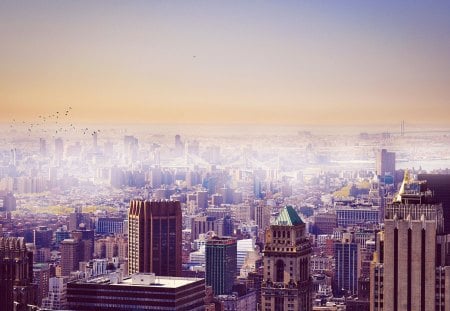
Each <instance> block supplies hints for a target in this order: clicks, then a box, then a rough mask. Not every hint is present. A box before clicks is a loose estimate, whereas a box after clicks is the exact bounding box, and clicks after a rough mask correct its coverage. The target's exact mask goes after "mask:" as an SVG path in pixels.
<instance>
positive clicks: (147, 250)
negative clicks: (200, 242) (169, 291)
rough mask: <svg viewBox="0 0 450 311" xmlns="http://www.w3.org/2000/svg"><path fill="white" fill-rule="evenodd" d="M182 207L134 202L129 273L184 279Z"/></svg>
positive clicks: (129, 237)
mask: <svg viewBox="0 0 450 311" xmlns="http://www.w3.org/2000/svg"><path fill="white" fill-rule="evenodd" d="M181 229H182V220H181V205H180V202H178V201H142V200H133V201H131V203H130V209H129V211H128V271H129V273H130V274H132V273H138V272H153V273H155V274H156V275H162V276H181V254H182V244H181V238H182V232H181Z"/></svg>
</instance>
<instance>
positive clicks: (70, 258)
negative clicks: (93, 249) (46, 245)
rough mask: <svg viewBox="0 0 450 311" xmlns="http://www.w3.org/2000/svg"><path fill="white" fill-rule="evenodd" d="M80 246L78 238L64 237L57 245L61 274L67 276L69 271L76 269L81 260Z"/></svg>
mask: <svg viewBox="0 0 450 311" xmlns="http://www.w3.org/2000/svg"><path fill="white" fill-rule="evenodd" d="M81 248H82V246H81V243H80V241H79V240H76V239H65V240H63V241H62V242H61V243H60V245H59V250H60V252H61V276H69V275H70V272H72V271H76V270H78V264H79V262H80V261H82V260H83V259H82V257H81V255H82V250H81Z"/></svg>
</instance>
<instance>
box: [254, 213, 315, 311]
mask: <svg viewBox="0 0 450 311" xmlns="http://www.w3.org/2000/svg"><path fill="white" fill-rule="evenodd" d="M263 253H264V278H263V283H262V288H261V292H262V294H261V296H262V299H261V304H262V310H264V311H272V310H273V311H278V310H296V311H300V310H301V311H310V310H312V297H311V280H310V275H309V273H310V272H309V271H310V268H309V265H310V256H311V245H310V243H309V240H308V238H307V236H306V228H305V224H304V222H303V221H302V220H301V219H300V217H299V216H298V214H297V212H296V211H295V210H294V208H293V207H292V206H286V207H284V208H283V209H282V210H281V212H280V214H279V216H278V218H277V219H276V221H275V223H274V224H273V225H271V226H270V228H268V229H267V230H266V245H265V247H264V252H263Z"/></svg>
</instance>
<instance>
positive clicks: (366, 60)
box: [0, 1, 450, 126]
mask: <svg viewBox="0 0 450 311" xmlns="http://www.w3.org/2000/svg"><path fill="white" fill-rule="evenodd" d="M448 11H449V4H448V3H444V2H440V3H433V4H425V3H423V4H422V3H414V4H411V3H408V2H404V1H400V2H395V3H390V2H387V1H381V2H377V3H359V2H354V1H351V2H346V3H316V2H315V3H303V4H299V3H295V2H283V4H280V3H261V2H247V3H237V2H227V3H214V4H213V3H206V2H183V3H166V2H141V1H135V2H131V3H128V2H127V4H125V3H121V2H111V3H108V5H107V6H106V5H104V4H102V3H100V2H97V3H45V2H39V3H32V2H30V3H16V2H10V3H2V4H0V18H1V20H2V21H3V24H4V27H2V28H1V29H0V36H1V38H2V42H3V44H2V46H3V48H2V50H1V51H0V59H1V63H2V71H1V73H0V82H1V83H0V107H1V109H2V114H1V118H0V123H8V122H10V121H11V120H12V119H20V120H25V121H30V120H35V119H36V117H37V116H38V115H40V114H51V113H54V112H55V111H59V110H62V109H65V107H67V106H71V107H73V111H72V112H71V120H72V121H73V122H101V123H108V122H112V123H117V122H120V123H155V124H167V123H180V124H196V123H203V124H205V123H206V124H216V123H220V124H247V123H250V124H287V125H316V126H317V125H319V126H320V125H324V124H327V125H330V124H331V125H339V124H348V125H357V124H369V125H370V124H380V123H383V124H386V123H388V124H397V123H398V124H399V123H400V121H401V120H406V123H407V124H408V123H414V124H434V125H446V124H448V123H449V121H450V120H449V116H450V108H449V107H450V106H449V105H448V103H449V99H450V90H449V89H448V87H447V86H448V85H449V84H450V66H449V64H450V56H449V55H450V40H449V38H448V31H449V29H450V19H448V17H447V12H448Z"/></svg>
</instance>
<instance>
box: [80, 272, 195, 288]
mask: <svg viewBox="0 0 450 311" xmlns="http://www.w3.org/2000/svg"><path fill="white" fill-rule="evenodd" d="M200 280H203V279H201V278H186V277H171V276H155V274H153V273H135V274H133V275H131V276H129V277H126V278H124V279H122V280H121V279H120V278H119V277H118V275H117V274H115V273H111V274H106V275H101V276H97V277H93V278H90V279H87V280H79V281H75V282H74V283H76V284H96V285H113V286H137V287H155V288H178V287H182V286H185V285H189V284H192V283H195V282H198V281H200Z"/></svg>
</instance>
